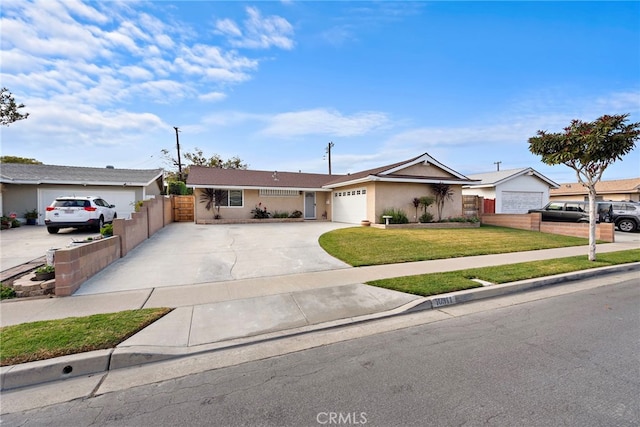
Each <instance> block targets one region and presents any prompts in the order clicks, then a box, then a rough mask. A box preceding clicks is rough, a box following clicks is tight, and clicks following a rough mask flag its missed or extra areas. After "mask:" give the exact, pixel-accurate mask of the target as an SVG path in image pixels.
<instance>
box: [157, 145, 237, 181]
mask: <svg viewBox="0 0 640 427" xmlns="http://www.w3.org/2000/svg"><path fill="white" fill-rule="evenodd" d="M161 151H162V154H163V155H164V158H165V159H166V160H167V161H168V162H169V163H170V164H171V165H172V166H174V167H177V166H178V160H177V159H175V158H173V157H172V156H171V154H169V150H167V149H163V150H161ZM183 157H184V158H185V159H186V160H187V162H188V165H187V166H186V167H185V168H183V175H184V176H187V175H189V166H191V165H196V166H207V167H210V168H222V169H247V168H248V167H249V165H248V164H246V163H244V162H243V161H242V159H240V157H238V156H234V157H231V158H230V159H227V160H223V159H222V157H220V155H219V154H214V155H213V156H211V157H205V155H204V153H203V151H202V150H201V149H199V148H198V147H196V148H195V150H194V151H193V152H186V153H184V154H183Z"/></svg>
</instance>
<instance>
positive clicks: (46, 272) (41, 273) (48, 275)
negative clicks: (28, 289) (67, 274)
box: [35, 265, 56, 280]
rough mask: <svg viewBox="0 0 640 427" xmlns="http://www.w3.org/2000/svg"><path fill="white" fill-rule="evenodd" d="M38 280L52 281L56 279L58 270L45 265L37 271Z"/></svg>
mask: <svg viewBox="0 0 640 427" xmlns="http://www.w3.org/2000/svg"><path fill="white" fill-rule="evenodd" d="M35 273H36V280H50V279H53V278H54V277H56V270H55V267H54V266H53V265H43V266H42V267H38V268H37V269H36V271H35Z"/></svg>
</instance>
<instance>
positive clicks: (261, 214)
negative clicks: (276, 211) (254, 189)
mask: <svg viewBox="0 0 640 427" xmlns="http://www.w3.org/2000/svg"><path fill="white" fill-rule="evenodd" d="M251 214H252V215H253V218H254V219H265V218H269V217H270V216H271V214H270V213H269V212H268V211H267V207H266V206H265V207H262V203H258V204H257V205H256V207H255V208H254V209H253V210H252V211H251Z"/></svg>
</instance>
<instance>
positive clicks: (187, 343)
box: [0, 243, 638, 389]
mask: <svg viewBox="0 0 640 427" xmlns="http://www.w3.org/2000/svg"><path fill="white" fill-rule="evenodd" d="M637 247H638V245H637V244H635V243H631V244H624V243H610V244H602V245H598V253H605V252H613V251H619V250H626V249H633V248H637ZM585 253H586V247H584V246H581V247H572V248H560V249H547V250H539V251H529V252H519V253H509V254H499V255H485V256H475V257H465V258H458V259H445V260H434V261H422V262H413V263H403V264H391V265H383V266H371V267H358V268H342V269H339V270H329V271H318V272H310V273H301V274H291V275H282V276H272V277H261V278H250V279H244V280H234V281H227V282H212V283H201V284H197V285H181V286H175V287H161V288H155V289H141V290H131V291H123V292H113V293H103V294H92V295H80V296H72V297H67V298H49V299H35V300H25V301H17V300H15V301H11V300H9V301H5V302H3V303H2V304H1V312H0V316H1V320H2V325H3V326H6V325H12V324H18V323H24V322H32V321H36V320H49V319H56V318H64V317H70V316H85V315H90V314H96V313H108V312H115V311H121V310H128V309H139V308H148V307H172V308H175V309H174V310H173V311H172V312H171V313H169V314H168V315H167V316H165V317H164V318H162V319H160V320H159V321H158V322H156V323H154V324H152V325H150V326H149V327H147V328H145V329H144V330H142V331H141V332H139V333H138V334H136V335H134V336H132V337H131V338H129V339H128V340H126V341H124V342H123V343H121V344H120V345H118V346H117V348H116V349H111V350H103V351H97V352H91V353H84V354H79V355H73V356H67V357H62V358H57V359H51V360H45V361H40V362H33V363H26V364H22V365H16V366H9V367H3V368H2V370H1V378H2V389H8V388H15V387H23V386H26V385H31V384H37V383H41V382H46V381H53V380H58V379H63V378H68V377H70V376H79V375H86V374H90V373H95V372H102V371H106V370H108V369H117V368H122V367H126V366H135V365H138V364H142V363H148V362H152V361H159V360H165V359H168V358H172V357H177V356H184V355H191V354H198V353H202V352H207V351H213V350H216V349H220V348H224V347H229V346H236V345H245V344H248V343H251V342H255V341H256V340H265V339H273V338H278V337H282V336H287V335H291V334H299V333H304V332H307V331H310V330H316V329H319V328H327V327H334V326H337V325H344V324H349V323H353V322H360V321H364V320H368V319H372V318H380V317H384V316H390V315H395V314H399V313H403V312H406V311H409V310H416V309H425V308H427V309H428V308H432V307H438V306H441V305H446V304H455V303H459V302H465V301H469V300H472V299H477V298H486V297H490V296H497V295H502V294H505V293H511V292H516V291H522V290H526V289H531V288H534V287H539V286H544V285H546V284H549V283H557V282H559V281H563V280H568V278H574V277H576V276H579V275H585V274H590V275H592V274H601V271H602V270H600V269H598V271H590V272H588V273H582V272H581V273H574V274H572V275H561V276H560V277H556V278H543V279H536V280H530V281H523V282H522V283H517V284H512V285H497V286H489V287H485V288H479V289H476V290H469V291H462V292H460V293H455V294H452V295H449V294H448V295H439V296H436V297H431V298H422V297H418V296H415V295H409V294H404V293H400V292H395V291H390V290H385V289H380V288H375V287H371V286H367V285H364V283H365V282H368V281H371V280H375V279H383V278H389V277H399V276H407V275H414V274H423V273H434V272H442V271H452V270H459V269H465V268H474V267H485V266H494V265H506V264H513V263H518V262H525V261H535V260H544V259H555V258H562V257H568V256H574V255H585ZM636 267H638V265H635V266H634V267H630V266H624V267H620V270H629V268H636ZM604 271H612V269H605V270H604ZM614 271H615V270H614Z"/></svg>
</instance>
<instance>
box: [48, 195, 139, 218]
mask: <svg viewBox="0 0 640 427" xmlns="http://www.w3.org/2000/svg"><path fill="white" fill-rule="evenodd" d="M59 196H100V197H102V198H103V199H104V200H106V201H107V202H109V203H110V204H112V205H116V213H117V214H118V218H124V219H127V218H131V212H133V211H134V209H135V208H134V206H133V205H134V203H135V200H136V193H135V191H134V190H105V189H88V190H85V189H84V188H79V187H73V188H71V187H67V188H62V187H58V188H46V187H44V188H39V189H38V212H42V213H44V211H45V209H46V207H47V206H49V205H50V204H51V202H53V201H54V200H55V198H56V197H59ZM38 221H39V223H40V224H44V215H43V216H41V217H40V218H38Z"/></svg>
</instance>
